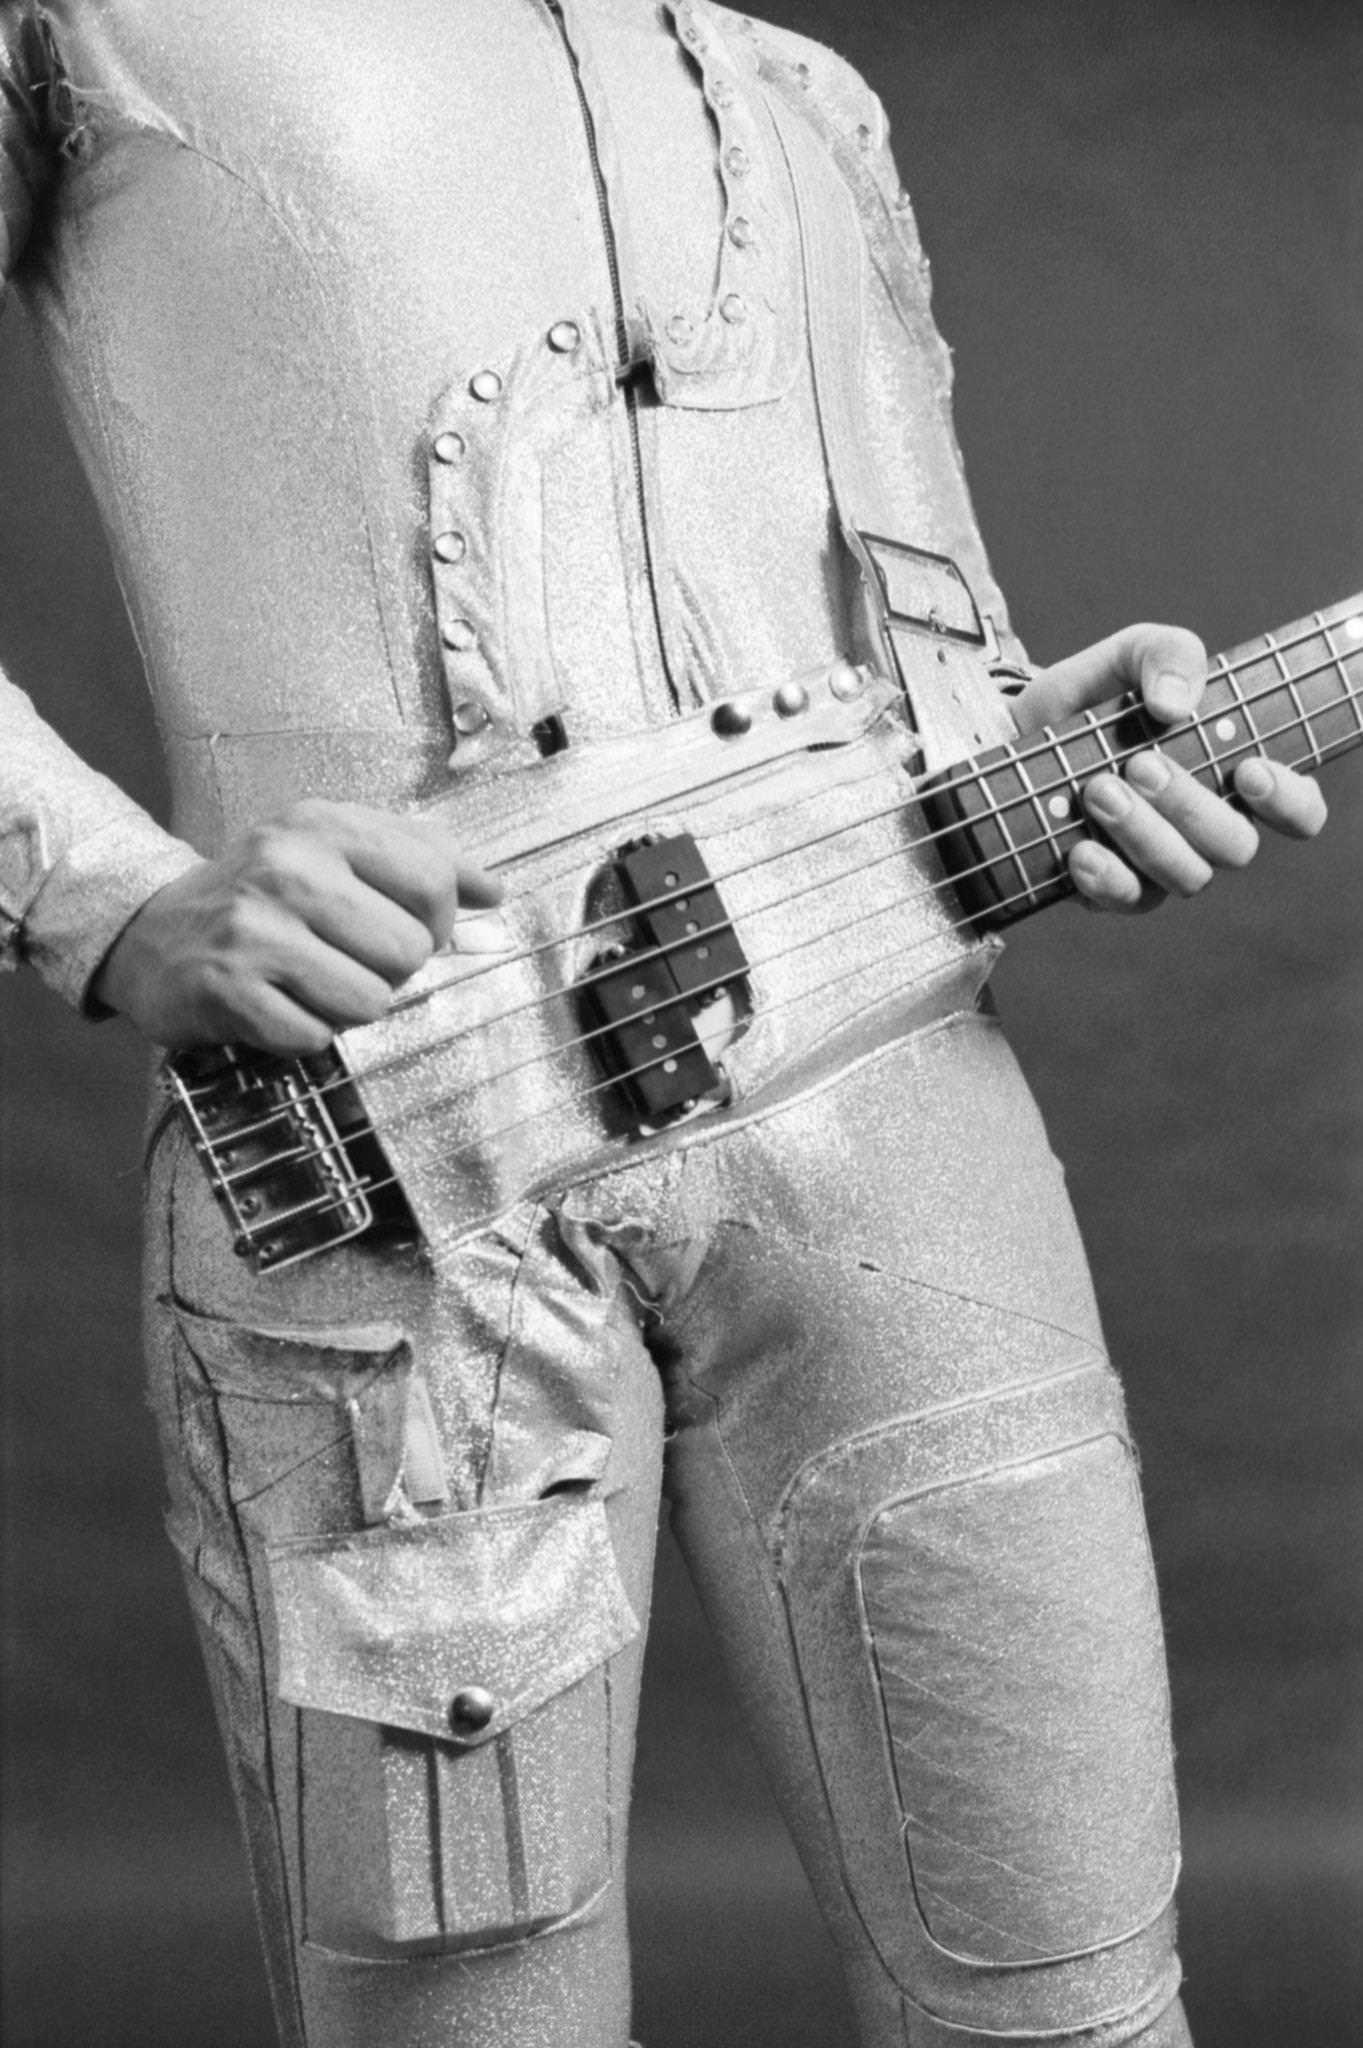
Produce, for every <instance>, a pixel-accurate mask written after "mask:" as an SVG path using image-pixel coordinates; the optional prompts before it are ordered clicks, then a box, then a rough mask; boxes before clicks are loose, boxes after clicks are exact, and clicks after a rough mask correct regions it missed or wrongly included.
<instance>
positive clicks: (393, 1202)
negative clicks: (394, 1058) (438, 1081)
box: [167, 1046, 411, 1272]
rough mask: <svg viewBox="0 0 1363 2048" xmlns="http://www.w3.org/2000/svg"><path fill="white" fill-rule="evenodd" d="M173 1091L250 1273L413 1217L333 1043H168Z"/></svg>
mask: <svg viewBox="0 0 1363 2048" xmlns="http://www.w3.org/2000/svg"><path fill="white" fill-rule="evenodd" d="M167 1075H168V1079H169V1083H170V1088H171V1093H172V1096H173V1098H174V1100H175V1103H176V1105H177V1107H178V1108H179V1111H180V1114H181V1116H182V1117H183V1119H184V1121H185V1124H186V1126H187V1128H188V1130H189V1135H190V1138H191V1140H192V1142H193V1145H194V1149H195V1151H196V1152H197V1153H198V1155H199V1157H200V1159H201V1160H202V1161H203V1164H204V1166H205V1168H206V1170H207V1173H208V1178H209V1183H210V1185H211V1187H212V1189H213V1193H214V1195H215V1196H216V1197H217V1200H218V1203H219V1205H220V1207H221V1208H222V1209H223V1211H224V1212H225V1214H226V1216H227V1220H228V1222H229V1224H230V1225H231V1228H232V1240H233V1248H234V1250H235V1251H236V1252H237V1253H238V1255H239V1256H240V1257H242V1258H244V1259H249V1260H250V1261H251V1264H252V1265H253V1266H254V1268H255V1269H256V1271H257V1272H270V1271H273V1270H274V1269H275V1268H277V1267H280V1266H288V1265H292V1264H293V1263H294V1262H295V1261H296V1260H298V1259H304V1258H308V1257H310V1256H311V1255H312V1254H314V1253H316V1252H323V1251H327V1250H329V1249H330V1248H331V1247H332V1246H333V1245H337V1244H344V1243H346V1242H347V1241H348V1240H349V1239H351V1238H355V1237H360V1236H362V1235H363V1234H364V1233H365V1232H366V1231H367V1230H371V1229H372V1228H373V1227H374V1226H375V1225H376V1224H377V1223H379V1222H389V1223H404V1222H406V1223H409V1224H410V1223H411V1215H410V1211H409V1210H408V1209H407V1204H406V1202H405V1200H404V1199H403V1197H402V1194H401V1192H400V1190H399V1189H398V1188H397V1186H396V1184H395V1182H394V1180H393V1177H392V1174H391V1171H390V1169H389V1167H388V1163H387V1161H386V1159H385V1158H384V1155H383V1151H382V1149H381V1147H380V1145H379V1142H378V1139H377V1138H376V1136H375V1135H374V1132H373V1129H372V1127H371V1126H370V1124H369V1122H368V1119H367V1118H366V1116H365V1113H364V1110H363V1108H362V1106H361V1104H360V1100H359V1097H358V1095H357V1093H356V1090H355V1088H354V1085H353V1083H352V1082H351V1080H350V1077H349V1074H348V1073H347V1071H346V1068H345V1065H344V1062H343V1061H342V1059H341V1056H340V1054H339V1053H338V1052H337V1051H335V1049H334V1048H333V1049H329V1050H328V1051H327V1052H324V1053H319V1054H317V1055H315V1056H311V1057H308V1058H306V1059H281V1058H277V1057H275V1056H274V1055H272V1054H270V1053H263V1052H256V1051H253V1050H252V1049H250V1048H249V1047H244V1046H214V1047H212V1048H209V1049H206V1050H203V1051H199V1050H193V1051H189V1052H179V1053H175V1054H174V1055H173V1056H172V1057H171V1059H170V1060H169V1061H168V1062H167Z"/></svg>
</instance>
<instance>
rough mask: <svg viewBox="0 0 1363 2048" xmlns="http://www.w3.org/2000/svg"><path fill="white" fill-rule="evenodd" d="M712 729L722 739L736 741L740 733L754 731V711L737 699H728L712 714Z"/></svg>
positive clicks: (717, 706)
mask: <svg viewBox="0 0 1363 2048" xmlns="http://www.w3.org/2000/svg"><path fill="white" fill-rule="evenodd" d="M710 727H711V730H712V731H714V732H717V733H718V734H719V736H720V738H721V739H726V740H728V739H736V738H737V737H738V736H739V734H740V733H745V732H751V731H752V710H751V708H750V706H748V705H747V704H740V703H739V702H738V701H737V699H736V698H733V697H726V698H725V699H724V701H723V702H722V703H720V704H716V706H715V708H714V710H713V711H712V712H711V713H710Z"/></svg>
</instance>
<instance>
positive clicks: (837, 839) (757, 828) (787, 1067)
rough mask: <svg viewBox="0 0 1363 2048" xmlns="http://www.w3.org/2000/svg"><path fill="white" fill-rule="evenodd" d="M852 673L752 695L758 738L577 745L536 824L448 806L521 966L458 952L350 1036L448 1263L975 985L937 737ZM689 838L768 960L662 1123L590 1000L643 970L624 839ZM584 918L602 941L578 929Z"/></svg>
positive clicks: (844, 1060)
mask: <svg viewBox="0 0 1363 2048" xmlns="http://www.w3.org/2000/svg"><path fill="white" fill-rule="evenodd" d="M836 673H837V674H838V676H839V677H840V679H842V681H843V686H844V687H846V685H847V680H848V679H849V678H855V680H856V682H857V684H858V686H859V687H858V691H857V695H856V696H855V697H854V698H853V699H852V700H851V701H850V702H848V701H841V702H840V701H839V700H838V699H837V698H835V697H833V696H832V695H831V693H830V691H829V679H828V677H827V676H826V675H821V676H819V677H815V678H811V679H810V680H809V682H808V683H807V684H804V685H802V686H801V688H802V689H803V690H805V691H806V692H807V694H808V695H809V697H810V699H811V702H810V707H809V710H808V711H807V712H803V713H801V714H798V715H796V716H795V717H792V718H789V719H785V720H783V719H781V718H780V717H779V715H778V714H776V713H775V712H773V711H772V709H771V706H770V701H769V699H763V700H758V701H753V702H751V703H749V702H748V700H741V702H742V708H743V709H744V710H745V711H746V710H751V712H752V716H753V723H752V726H751V727H750V728H749V729H748V730H746V731H730V732H728V733H720V732H716V731H715V730H714V729H713V726H712V723H711V717H710V714H709V713H708V712H702V713H698V714H696V715H695V716H694V717H693V718H690V719H686V720H683V721H680V722H679V723H678V724H677V725H675V726H672V727H669V728H666V729H665V730H664V731H662V732H653V733H649V734H647V735H644V736H642V737H641V738H640V739H638V740H633V739H631V740H629V741H627V742H624V743H621V742H609V743H607V744H606V745H604V746H603V747H601V748H600V749H595V750H594V749H591V748H586V749H582V750H574V751H572V752H570V753H567V754H563V755H556V756H554V757H553V758H552V760H550V761H546V762H545V763H544V764H543V766H542V768H540V769H533V768H532V769H531V770H529V771H528V773H525V774H522V775H519V776H517V777H516V792H515V801H516V803H517V806H518V808H519V809H520V810H521V812H522V815H521V816H519V817H518V818H516V819H515V820H513V821H512V823H511V824H510V826H508V825H507V824H506V823H503V824H502V825H501V826H500V828H493V827H492V826H491V824H490V822H489V823H487V824H485V823H484V822H483V820H481V819H480V818H479V817H478V816H477V812H478V811H479V810H480V809H484V808H486V809H501V810H503V811H504V810H505V806H506V801H507V797H508V794H509V792H508V791H507V790H506V789H503V790H502V791H501V792H500V793H499V792H497V791H496V790H495V789H489V788H487V787H485V788H484V789H482V790H480V791H477V792H474V793H472V803H470V800H469V793H468V792H460V793H456V794H453V795H452V796H451V797H450V798H449V799H448V800H447V802H446V803H445V804H442V805H438V806H437V807H436V814H437V815H439V814H440V813H441V812H442V811H446V810H447V811H448V815H449V818H450V825H451V831H452V832H457V833H458V834H459V835H460V836H461V839H462V842H463V843H464V844H465V845H470V846H473V847H475V848H477V849H478V857H479V858H480V859H482V860H484V861H487V862H491V863H494V864H495V865H496V866H497V868H498V871H499V872H500V874H501V875H502V877H503V879H504V881H505V882H506V884H507V900H506V904H505V907H504V910H503V912H502V913H501V917H502V919H503V920H504V923H505V926H506V927H507V929H508V932H509V936H510V939H511V941H512V942H513V950H512V951H511V952H510V953H509V954H508V956H507V958H506V960H505V963H504V964H495V956H488V955H486V954H482V953H467V954H464V953H453V954H445V955H442V956H441V957H439V958H438V959H436V960H433V961H432V962H431V963H430V964H429V965H428V967H427V968H426V969H425V970H424V971H423V973H422V974H421V975H420V976H419V977H418V978H417V980H416V982H415V983H414V984H412V985H411V987H410V988H409V989H408V990H405V991H404V1000H403V1001H402V1003H401V1005H400V1006H399V1007H397V1008H395V1010H394V1012H393V1013H392V1014H391V1015H390V1016H389V1017H387V1018H385V1019H384V1020H383V1021H382V1022H381V1023H378V1024H373V1025H367V1026H364V1027H363V1028H361V1029H358V1030H352V1031H348V1032H346V1033H344V1034H343V1037H342V1039H341V1050H342V1054H343V1057H344V1059H345V1063H346V1066H347V1067H348V1069H349V1071H350V1073H351V1075H352V1076H353V1078H354V1081H355V1084H356V1088H357V1091H358V1094H359V1096H360V1099H361V1100H362V1102H363V1104H364V1108H365V1110H366V1112H367V1115H368V1118H369V1120H370V1122H371V1124H372V1126H373V1129H374V1131H375V1133H376V1134H377V1136H378V1139H379V1142H380V1143H381V1145H382V1147H383V1150H384V1152H385V1154H386V1155H387V1158H388V1160H389V1162H390V1165H391V1168H392V1170H393V1172H394V1173H395V1174H396V1176H397V1178H398V1180H399V1181H400V1183H401V1185H402V1188H403V1191H404V1193H405V1195H406V1197H407V1200H408V1202H409V1204H410V1205H411V1208H412V1211H413V1213H414V1215H415V1217H416V1220H417V1222H418V1224H419V1225H420V1228H421V1230H422V1233H423V1235H424V1237H425V1239H426V1242H427V1244H428V1246H429V1248H430V1250H431V1253H432V1255H433V1256H434V1257H436V1258H437V1259H438V1258H439V1257H440V1256H441V1254H442V1253H443V1252H444V1251H446V1250H448V1249H450V1248H452V1247H453V1246H454V1245H456V1244H458V1243H459V1242H460V1241H461V1240H462V1239H463V1238H465V1237H467V1236H468V1235H470V1234H471V1233H472V1232H474V1231H476V1230H478V1229H480V1228H482V1227H483V1225H484V1224H486V1223H487V1222H488V1221H489V1220H490V1219H491V1218H492V1217H494V1216H497V1215H499V1214H500V1213H502V1212H503V1211H504V1210H505V1209H506V1208H507V1207H508V1206H509V1205H510V1204H511V1203H512V1202H514V1201H516V1200H518V1199H519V1198H520V1197H521V1196H523V1195H526V1194H533V1193H537V1192H539V1191H541V1190H543V1189H546V1188H550V1187H558V1186H562V1185H563V1184H564V1183H565V1182H567V1181H570V1180H572V1179H574V1178H576V1177H579V1176H581V1175H584V1174H589V1173H595V1172H597V1171H599V1170H600V1169H601V1168H603V1167H607V1166H609V1165H610V1164H612V1163H616V1164H619V1163H623V1161H624V1160H625V1158H626V1157H627V1156H629V1155H630V1154H631V1153H632V1152H633V1151H635V1150H636V1149H637V1148H638V1146H639V1145H641V1144H655V1145H656V1144H658V1143H675V1142H678V1140H679V1137H680V1136H681V1135H683V1134H684V1135H685V1136H686V1137H688V1138H693V1137H698V1136H699V1135H701V1132H702V1129H703V1128H706V1127H713V1126H714V1125H715V1124H716V1123H717V1122H720V1121H724V1122H731V1121H733V1120H734V1119H735V1118H738V1117H742V1116H745V1115H750V1114H752V1113H754V1111H755V1110H757V1109H758V1108H760V1107H761V1105H762V1103H763V1101H764V1099H766V1098H767V1097H768V1096H769V1095H770V1093H771V1091H772V1090H773V1089H774V1088H776V1087H780V1088H781V1089H782V1090H788V1089H791V1088H798V1087H801V1086H807V1085H810V1084H811V1083H812V1082H813V1081H815V1080H816V1079H817V1078H818V1077H819V1075H820V1074H822V1073H824V1072H827V1071H829V1070H832V1069H836V1068H838V1067H841V1066H845V1065H847V1064H849V1063H850V1062H851V1061H853V1060H854V1059H856V1058H857V1057H859V1056H860V1055H861V1054H862V1053H864V1052H866V1051H870V1050H873V1049H874V1048H875V1047H876V1046H877V1045H879V1044H881V1043H883V1042H885V1040H886V1039H887V1038H889V1037H891V1036H894V1035H897V1034H898V1033H900V1032H902V1031H904V1030H906V1029H909V1028H913V1027H915V1026H916V1025H917V1024H919V1023H920V1022H922V1021H924V1020H926V1019H927V1018H928V1017H930V1016H932V1015H938V1014H944V1013H945V1012H946V1011H948V1010H950V1009H953V1008H958V1007H960V1006H961V1005H962V1004H964V1003H968V1002H969V1001H970V1000H971V999H972V998H973V996H974V993H975V991H976V990H977V988H978V987H979V984H980V983H981V982H982V980H983V979H984V977H985V975H986V974H987V972H988V969H989V966H990V965H991V964H992V958H993V951H994V948H993V946H992V945H989V944H982V942H981V941H980V940H979V939H978V938H977V937H976V936H975V934H974V933H973V932H972V931H971V930H970V929H969V927H968V926H966V925H964V924H963V922H962V921H961V918H960V916H959V913H958V911H957V910H956V907H955V905H954V903H953V901H952V899H951V897H950V894H949V892H947V891H946V889H945V886H944V876H943V872H942V869H941V865H940V862H939V860H938V859H937V856H936V849H935V847H934V846H933V845H932V843H931V842H930V841H928V842H926V843H923V841H924V832H923V823H922V818H921V814H920V813H919V812H918V811H917V808H916V807H915V806H914V805H913V804H912V802H911V801H909V799H910V798H911V795H912V780H911V777H910V774H909V770H908V764H909V763H910V762H911V761H912V758H913V751H914V746H913V737H912V735H911V734H910V733H909V732H908V730H907V727H906V726H905V725H904V723H903V721H902V719H901V717H900V716H899V715H898V714H897V712H896V710H895V708H894V706H893V704H892V703H890V702H889V701H888V699H889V692H888V690H887V688H886V686H885V685H883V684H878V683H876V682H874V681H873V680H872V679H869V678H865V679H863V678H862V677H860V676H858V675H857V673H856V672H855V671H851V670H846V669H844V670H840V671H837V672H836ZM820 696H822V698H823V701H822V702H819V698H820ZM733 702H734V700H730V703H731V704H732V703H733ZM728 715H729V717H730V718H731V719H732V717H733V715H734V714H733V711H732V710H731V711H730V712H729V714H728ZM815 746H817V749H818V750H817V751H811V748H813V747H815ZM632 790H633V791H637V796H634V797H631V795H630V792H631V791H632ZM622 796H623V797H624V798H625V802H624V804H622ZM548 820H553V821H554V837H553V839H552V840H551V842H550V843H549V844H547V845H546V844H542V843H540V841H541V840H542V837H543V833H544V830H545V824H546V821H548ZM480 828H481V829H480ZM683 833H684V834H686V835H688V837H689V839H690V840H691V842H692V843H693V844H694V846H695V847H696V849H697V850H698V852H699V854H700V856H701V859H702V860H703V862H704V865H705V868H706V870H707V871H708V875H709V877H710V878H711V879H712V881H713V882H714V884H715V888H716V891H717V893H718V896H719V898H720V900H721V902H722V906H723V913H724V916H725V920H726V922H727V924H728V925H730V926H731V927H732V931H733V934H734V935H735V937H736V939H737V942H738V945H739V947H740V949H741V954H742V959H743V961H744V963H745V965H744V970H743V971H742V972H741V973H739V974H737V975H735V976H734V977H733V978H732V979H729V980H726V981H724V982H721V983H719V985H718V986H717V987H716V988H714V989H711V988H706V989H705V990H704V993H703V995H702V996H701V998H700V1000H699V1003H698V1006H697V1010H696V1021H697V1025H698V1028H699V1030H700V1031H701V1033H702V1034H706V1033H707V1026H708V1036H709V1040H710V1045H711V1048H712V1051H713V1058H712V1062H711V1064H712V1066H713V1069H714V1072H715V1075H716V1077H717V1086H714V1087H712V1088H711V1089H710V1090H709V1091H708V1099H707V1097H702V1098H701V1099H699V1100H698V1101H697V1106H696V1109H695V1110H694V1111H693V1112H689V1113H688V1112H687V1111H685V1110H682V1111H681V1112H680V1113H674V1114H673V1116H672V1117H671V1118H670V1119H669V1120H667V1121H663V1120H661V1119H660V1120H659V1123H658V1124H656V1125H650V1124H649V1123H648V1121H647V1118H644V1119H642V1120H641V1119H640V1117H639V1116H638V1114H637V1111H636V1109H635V1108H634V1107H632V1106H631V1104H630V1102H629V1101H628V1099H627V1092H626V1090H625V1089H623V1088H622V1086H621V1085H619V1084H618V1083H617V1082H614V1081H613V1080H612V1078H611V1074H610V1070H609V1068H608V1067H607V1066H606V1065H605V1064H603V1053H604V1049H605V1047H604V1041H605V1038H606V1033H605V1032H604V1031H603V1030H602V1029H601V1026H600V1024H599V1022H598V1021H597V1019H596V1016H595V1013H594V1011H593V1009H592V1006H591V1005H590V1003H589V1002H588V1001H586V1000H584V995H585V994H586V993H588V992H589V991H590V989H591V986H592V979H593V977H594V976H599V975H600V974H601V973H602V967H603V962H606V963H608V962H609V959H610V949H611V948H612V947H613V946H620V947H623V948H624V949H625V957H626V963H628V960H629V957H630V953H631V951H632V950H638V949H639V938H638V933H637V927H636V925H635V923H634V921H633V919H632V918H631V916H630V914H629V909H628V905H627V904H626V902H625V900H624V897H623V895H622V891H621V888H620V884H619V877H618V873H617V869H616V865H615V863H616V860H617V857H618V855H619V854H620V852H621V850H622V848H624V847H627V846H630V845H632V844H637V843H638V842H639V841H641V840H644V839H645V838H647V837H650V836H652V837H655V838H657V839H658V840H659V841H660V842H662V844H663V847H664V849H665V848H666V846H667V844H668V843H669V842H670V841H671V840H672V838H673V836H674V835H679V834H683ZM681 900H682V902H684V903H685V902H686V901H687V899H686V898H682V899H681ZM712 923H713V920H707V922H706V924H705V925H703V926H702V930H703V931H705V930H709V929H710V927H711V924H712ZM564 933H568V934H573V933H580V934H582V935H581V936H579V937H574V938H571V939H570V940H569V941H568V942H567V943H566V944H565V943H562V942H560V941H559V935H560V934H564ZM643 950H645V951H647V950H649V949H647V948H645V949H643ZM707 1013H714V1015H713V1020H712V1019H711V1018H710V1017H708V1016H707ZM646 1014H648V1013H646ZM659 1064H660V1065H661V1064H663V1063H662V1062H659ZM641 1121H642V1124H643V1128H641Z"/></svg>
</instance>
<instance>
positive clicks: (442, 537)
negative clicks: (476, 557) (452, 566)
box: [432, 533, 469, 562]
mask: <svg viewBox="0 0 1363 2048" xmlns="http://www.w3.org/2000/svg"><path fill="white" fill-rule="evenodd" d="M432 549H433V552H434V554H435V557H436V560H437V561H440V562H462V561H463V559H464V557H465V555H466V554H467V553H468V551H469V544H468V542H467V541H466V540H465V539H464V536H463V534H462V533H438V534H437V535H436V537H435V540H434V542H433V543H432Z"/></svg>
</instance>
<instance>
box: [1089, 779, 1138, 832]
mask: <svg viewBox="0 0 1363 2048" xmlns="http://www.w3.org/2000/svg"><path fill="white" fill-rule="evenodd" d="M1084 807H1085V809H1086V810H1089V811H1092V813H1093V815H1094V816H1095V817H1097V818H1101V819H1102V820H1103V821H1104V822H1105V823H1106V824H1110V825H1115V824H1116V822H1117V820H1118V818H1124V817H1125V816H1126V814H1127V812H1128V811H1129V810H1130V809H1131V798H1130V795H1129V794H1128V792H1127V791H1126V789H1125V788H1124V787H1123V786H1122V784H1121V783H1120V782H1119V781H1118V780H1117V777H1116V776H1115V775H1100V776H1098V777H1097V778H1096V780H1095V781H1093V782H1091V783H1090V784H1089V786H1088V788H1087V789H1086V790H1085V791H1084Z"/></svg>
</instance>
